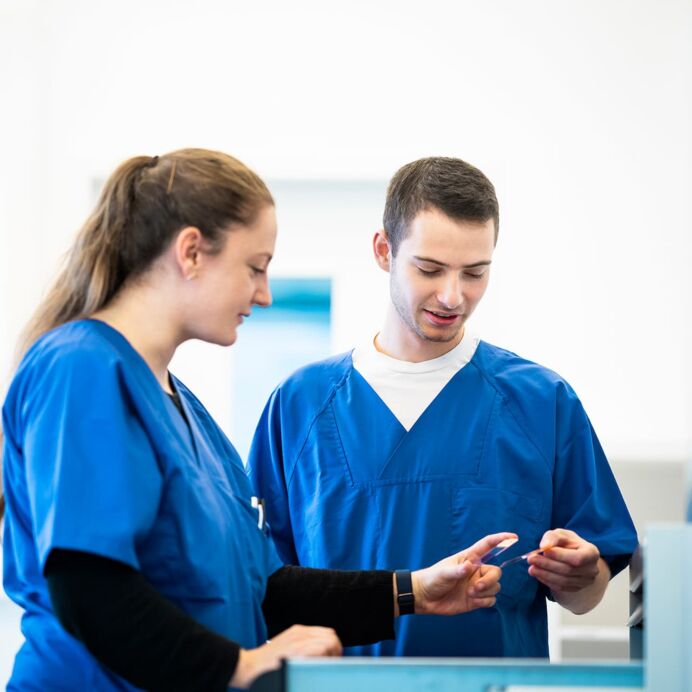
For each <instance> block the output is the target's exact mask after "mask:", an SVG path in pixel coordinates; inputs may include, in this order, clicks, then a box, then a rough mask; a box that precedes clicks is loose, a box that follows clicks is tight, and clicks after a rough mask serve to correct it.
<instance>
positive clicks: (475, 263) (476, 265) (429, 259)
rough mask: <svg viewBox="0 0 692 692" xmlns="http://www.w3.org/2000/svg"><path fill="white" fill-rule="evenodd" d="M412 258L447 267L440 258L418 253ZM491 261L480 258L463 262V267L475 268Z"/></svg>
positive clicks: (485, 265) (486, 264) (484, 265)
mask: <svg viewBox="0 0 692 692" xmlns="http://www.w3.org/2000/svg"><path fill="white" fill-rule="evenodd" d="M413 259H415V260H418V261H419V262H429V263H430V264H436V265H437V266H438V267H448V266H449V265H448V264H445V263H444V262H440V260H436V259H433V258H432V257H421V256H420V255H414V256H413ZM490 263H491V260H482V261H480V262H474V263H473V264H465V265H464V266H463V268H464V269H475V268H477V267H487V266H489V265H490Z"/></svg>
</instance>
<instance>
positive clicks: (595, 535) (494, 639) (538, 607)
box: [249, 342, 637, 657]
mask: <svg viewBox="0 0 692 692" xmlns="http://www.w3.org/2000/svg"><path fill="white" fill-rule="evenodd" d="M249 467H250V477H251V481H252V483H253V485H254V488H255V491H256V493H258V494H259V496H260V497H263V498H265V501H266V511H267V518H268V520H269V523H270V524H271V527H272V536H273V538H274V541H275V544H276V547H277V550H278V551H279V554H280V556H281V557H282V558H283V560H284V561H286V562H290V563H295V564H301V565H305V566H310V567H327V568H332V569H361V568H375V567H376V568H379V569H405V568H408V569H416V568H420V567H424V566H427V565H429V564H432V563H434V562H436V561H437V560H439V559H441V558H443V557H445V556H446V555H450V554H452V553H454V552H457V551H459V550H462V549H463V548H465V547H467V546H469V545H470V544H472V543H473V542H474V541H476V540H478V539H479V538H481V537H482V536H484V535H486V534H489V533H494V532H497V531H514V532H516V533H518V534H519V536H520V541H519V543H518V544H517V545H516V546H515V548H514V550H513V552H512V553H511V554H506V557H510V556H512V555H515V554H517V555H519V554H521V553H522V552H526V551H528V550H530V549H533V548H535V547H537V546H538V545H539V543H540V540H541V537H542V536H543V533H544V532H545V531H546V530H548V529H550V528H557V527H560V528H566V529H571V530H573V531H576V532H577V533H578V534H579V535H580V536H582V537H583V538H585V539H586V540H588V541H591V542H592V543H594V544H596V545H597V546H598V548H599V550H600V551H601V554H602V555H603V556H604V558H605V559H606V560H607V561H608V562H609V564H610V566H611V570H612V571H613V573H615V572H617V571H619V570H620V569H622V567H623V566H624V565H625V564H626V563H627V559H628V556H629V554H630V553H631V552H632V551H633V549H634V547H635V546H636V543H637V537H636V533H635V529H634V526H633V524H632V521H631V519H630V516H629V513H628V511H627V508H626V507H625V503H624V501H623V499H622V496H621V495H620V491H619V489H618V487H617V484H616V482H615V479H614V478H613V474H612V472H611V470H610V467H609V465H608V462H607V461H606V458H605V456H604V454H603V450H602V449H601V446H600V445H599V443H598V440H597V438H596V435H595V433H594V431H593V429H592V428H591V425H590V423H589V420H588V418H587V416H586V413H585V412H584V409H583V408H582V406H581V404H580V402H579V400H578V399H577V397H576V395H575V393H574V392H573V391H572V389H571V388H570V387H569V385H568V384H567V383H566V382H565V381H564V380H562V379H561V378H560V377H559V376H557V375H556V374H555V373H553V372H551V371H549V370H546V369H545V368H542V367H540V366H538V365H536V364H534V363H531V362H529V361H526V360H523V359H521V358H519V357H518V356H516V355H514V354H513V353H509V352H508V351H504V350H502V349H499V348H497V347H494V346H491V345H489V344H487V343H484V342H480V344H479V345H478V348H477V350H476V353H475V355H474V357H473V358H472V360H471V361H470V363H469V364H468V365H466V366H465V367H464V368H462V369H461V370H460V371H459V372H458V373H457V374H456V375H455V376H454V377H453V378H452V379H451V380H450V382H449V383H448V384H447V385H446V386H445V387H444V389H443V390H442V391H441V392H440V394H439V395H438V396H437V398H436V399H435V400H434V401H433V402H432V404H431V405H430V406H429V407H428V409H427V410H426V411H425V412H424V413H423V414H422V415H421V417H420V418H419V419H418V421H417V422H416V423H415V424H414V425H413V427H412V428H411V429H410V431H409V432H406V430H405V429H404V428H403V427H402V425H401V424H400V423H399V421H398V420H397V419H396V418H395V416H394V415H393V414H392V412H391V411H390V410H389V409H388V408H387V406H386V405H385V404H384V403H383V402H382V400H381V399H380V398H379V397H378V396H377V394H376V393H375V392H374V390H373V389H372V388H371V387H370V385H368V383H367V382H366V381H365V380H364V379H363V377H362V376H361V375H360V374H359V373H358V371H357V370H355V369H354V368H353V362H352V360H351V355H350V353H349V354H345V355H341V356H337V357H334V358H331V359H329V360H326V361H323V362H320V363H316V364H313V365H310V366H307V367H306V368H303V369H301V370H299V371H298V372H296V373H295V374H294V375H293V376H291V377H290V378H289V379H288V380H287V381H286V382H284V383H283V384H282V385H281V386H279V387H278V389H276V391H275V392H274V393H273V394H272V396H271V398H270V400H269V402H268V404H267V406H266V408H265V410H264V413H263V415H262V418H261V420H260V423H259V426H258V428H257V432H256V435H255V439H254V442H253V446H252V450H251V452H250V460H249ZM503 558H505V555H503ZM501 584H502V591H501V592H500V594H499V597H498V600H497V605H496V607H494V608H492V609H487V610H479V611H474V612H472V613H467V614H464V615H459V616H456V617H450V618H446V617H439V616H415V617H404V618H399V619H398V621H397V624H396V630H397V637H396V641H387V642H381V643H379V644H375V645H372V646H362V647H353V648H352V649H351V650H350V653H353V654H357V655H383V656H391V655H408V656H442V655H444V656H534V657H535V656H538V657H543V656H547V655H548V638H547V620H546V601H545V597H546V590H545V589H544V587H542V586H541V585H540V584H539V582H537V581H536V580H535V579H533V578H532V577H530V576H529V575H528V573H527V567H526V564H525V563H520V564H517V565H513V566H510V567H508V568H507V569H506V570H505V571H504V573H503V576H502V582H501Z"/></svg>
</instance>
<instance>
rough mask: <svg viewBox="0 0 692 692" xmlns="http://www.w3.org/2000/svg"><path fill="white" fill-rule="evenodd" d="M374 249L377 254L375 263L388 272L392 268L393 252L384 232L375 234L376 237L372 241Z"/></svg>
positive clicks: (380, 231)
mask: <svg viewBox="0 0 692 692" xmlns="http://www.w3.org/2000/svg"><path fill="white" fill-rule="evenodd" d="M372 249H373V251H374V253H375V262H377V264H378V266H379V267H380V269H384V271H386V272H388V271H389V270H390V268H391V259H392V252H391V248H390V247H389V241H388V240H387V236H386V235H385V232H384V230H379V231H377V233H375V237H374V238H373V239H372Z"/></svg>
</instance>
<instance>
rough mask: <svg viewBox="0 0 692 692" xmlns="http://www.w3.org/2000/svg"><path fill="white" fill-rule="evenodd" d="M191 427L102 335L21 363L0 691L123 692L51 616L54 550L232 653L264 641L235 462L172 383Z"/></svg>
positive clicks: (260, 568) (71, 339)
mask: <svg viewBox="0 0 692 692" xmlns="http://www.w3.org/2000/svg"><path fill="white" fill-rule="evenodd" d="M174 384H175V386H176V388H177V389H178V392H179V394H180V398H181V401H182V406H183V409H184V411H185V415H186V417H187V420H188V421H189V426H188V425H187V424H186V423H185V421H184V420H183V418H182V416H181V415H180V412H179V411H178V410H177V409H176V408H175V406H174V405H173V403H172V402H171V401H170V399H169V397H168V396H167V395H166V394H165V393H164V392H163V390H162V389H161V387H160V386H159V384H158V382H157V381H156V379H155V377H154V375H153V374H152V372H151V370H150V369H149V368H148V366H147V365H146V363H145V362H144V360H143V359H142V358H141V357H140V356H139V354H138V353H137V352H136V351H134V349H133V348H132V347H131V346H130V345H129V343H128V342H127V341H126V340H125V338H124V337H123V336H122V335H121V334H120V333H119V332H117V331H115V330H114V329H112V328H111V327H109V326H107V325H106V324H104V323H103V322H98V321H95V320H84V321H79V322H72V323H69V324H66V325H63V326H61V327H58V328H57V329H55V330H53V331H52V332H49V333H48V334H47V335H45V336H44V337H42V338H41V339H40V340H39V341H38V342H37V343H36V344H35V345H34V346H33V347H32V348H31V350H30V351H29V352H28V353H27V355H26V356H25V358H24V360H23V361H22V363H21V365H20V367H19V369H18V371H17V373H16V376H15V378H14V380H13V382H12V385H11V387H10V390H9V393H8V395H7V399H6V401H5V405H4V407H3V427H4V432H5V445H4V486H5V493H6V500H7V518H6V524H5V535H4V585H5V590H6V591H7V593H8V594H9V596H10V597H11V598H12V599H13V600H14V601H16V602H17V603H18V604H19V605H20V606H21V607H22V608H23V609H24V610H25V613H24V616H23V618H22V631H23V633H24V636H25V637H26V642H25V644H24V645H23V646H22V648H21V650H20V651H19V653H18V654H17V657H16V661H15V666H14V671H13V674H12V678H11V680H10V683H9V687H8V689H9V690H22V691H23V692H25V691H26V690H37V691H38V690H42V691H45V690H71V691H72V690H99V691H101V690H103V691H106V690H131V689H134V688H133V687H132V686H130V685H129V684H127V683H126V682H125V681H124V680H122V679H121V678H119V677H118V676H116V675H114V674H113V673H111V672H110V671H109V670H107V669H106V668H104V667H103V666H102V665H100V664H99V663H98V662H97V661H96V660H95V659H94V658H93V657H92V656H91V655H90V654H89V652H88V651H87V650H86V649H85V648H84V646H83V645H82V644H81V643H80V642H78V641H77V640H76V639H74V638H72V637H71V636H70V635H69V634H67V633H66V632H65V631H64V630H63V629H62V628H61V626H60V625H59V623H58V621H57V620H56V618H55V615H54V614H53V610H52V607H51V602H50V598H49V595H48V592H47V588H46V582H45V580H44V578H43V568H44V566H45V563H46V559H47V558H48V555H49V553H50V551H51V550H52V549H53V548H65V549H72V550H81V551H86V552H90V553H95V554H97V555H101V556H104V557H107V558H111V559H113V560H119V561H121V562H124V563H126V564H127V565H130V566H131V567H133V568H135V569H137V570H139V571H140V572H141V573H142V574H143V575H144V576H145V577H146V578H147V579H148V581H149V582H150V583H151V584H152V585H153V586H154V587H155V588H156V589H157V590H158V591H159V592H160V593H161V594H162V595H163V596H165V597H166V598H168V599H169V600H171V601H172V602H173V603H175V604H176V605H177V606H179V607H180V608H181V609H182V610H184V611H185V612H186V613H187V614H189V615H190V616H191V617H193V618H194V619H195V620H197V621H198V622H200V623H202V624H203V625H205V626H206V627H208V628H210V629H211V630H214V631H215V632H217V633H218V634H221V635H223V636H226V637H228V638H230V639H233V640H235V641H236V642H238V643H239V644H240V645H241V646H243V647H255V646H258V645H260V644H262V643H264V642H265V641H266V638H267V632H266V628H265V623H264V619H263V616H262V610H261V604H262V601H263V599H264V592H265V586H266V581H267V577H268V575H270V574H271V573H273V572H274V571H276V570H277V569H278V568H279V567H280V566H281V564H282V563H281V562H280V560H279V558H278V556H277V555H276V552H275V550H274V548H273V545H272V544H271V542H270V541H269V540H268V539H267V538H266V536H265V535H264V533H263V532H262V531H261V530H260V529H259V528H258V525H257V521H258V518H257V510H255V509H253V508H252V506H251V504H250V496H251V489H250V485H249V482H248V480H247V476H246V475H245V471H244V469H243V465H242V462H241V460H240V458H239V457H238V454H237V453H236V451H235V449H234V448H233V446H232V445H231V443H230V442H229V441H228V439H227V438H226V437H225V436H224V434H223V433H222V432H221V430H220V429H219V428H218V426H217V425H216V424H215V423H214V422H213V420H212V419H211V417H210V416H209V414H208V413H207V411H206V410H205V409H204V407H203V406H202V405H201V404H200V403H199V401H198V400H197V399H196V398H195V397H194V396H193V395H192V394H191V393H190V392H189V391H188V390H187V389H186V388H185V387H184V386H183V385H182V384H181V383H180V382H178V381H177V380H174Z"/></svg>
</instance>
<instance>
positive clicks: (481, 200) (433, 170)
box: [383, 156, 500, 255]
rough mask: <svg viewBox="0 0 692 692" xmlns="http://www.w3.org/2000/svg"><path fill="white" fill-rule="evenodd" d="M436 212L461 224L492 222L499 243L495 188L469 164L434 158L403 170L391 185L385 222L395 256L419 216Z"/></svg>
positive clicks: (396, 175) (446, 158)
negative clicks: (426, 212)
mask: <svg viewBox="0 0 692 692" xmlns="http://www.w3.org/2000/svg"><path fill="white" fill-rule="evenodd" d="M433 208H434V209H439V210H440V211H441V212H442V213H443V214H446V215H447V216H449V217H450V218H452V219H456V220H458V221H477V222H479V223H485V222H486V221H488V220H489V219H492V220H493V221H494V223H495V240H497V233H498V230H499V224H500V211H499V206H498V203H497V197H496V196H495V188H494V187H493V184H492V183H491V182H490V181H489V180H488V178H486V176H485V175H484V174H483V173H482V172H481V171H479V170H478V169H477V168H475V167H474V166H472V165H471V164H469V163H466V161H462V160H461V159H454V158H450V157H445V156H432V157H429V158H426V159H418V161H413V162H411V163H407V164H406V165H405V166H402V167H401V168H400V169H399V170H398V171H397V172H396V173H395V174H394V177H393V178H392V179H391V181H390V183H389V187H388V188H387V200H386V202H385V206H384V219H383V221H384V230H385V233H386V234H387V240H389V245H390V247H391V249H392V255H396V253H397V251H398V249H399V245H400V244H401V242H402V241H403V240H404V239H405V238H406V237H407V236H408V233H409V227H410V224H411V221H413V219H414V218H415V217H416V215H417V214H418V212H420V211H423V210H424V209H433Z"/></svg>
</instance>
